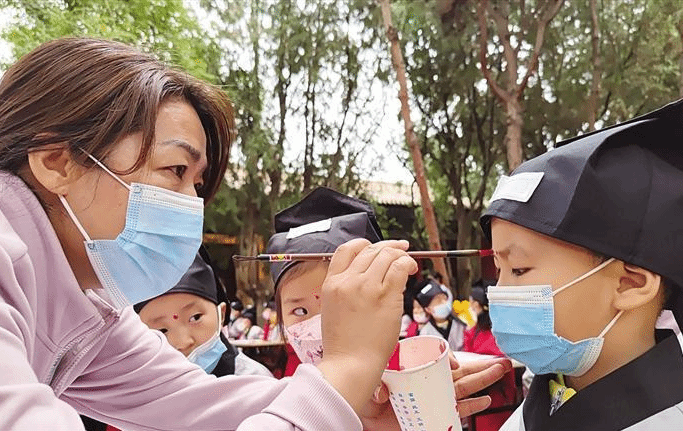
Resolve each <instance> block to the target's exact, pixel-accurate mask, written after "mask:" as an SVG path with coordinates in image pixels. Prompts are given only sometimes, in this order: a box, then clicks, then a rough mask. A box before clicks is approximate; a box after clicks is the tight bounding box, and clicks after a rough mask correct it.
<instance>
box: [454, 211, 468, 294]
mask: <svg viewBox="0 0 683 431" xmlns="http://www.w3.org/2000/svg"><path fill="white" fill-rule="evenodd" d="M456 217H457V222H458V236H457V247H458V249H467V248H472V247H471V246H472V215H471V212H470V211H469V210H468V209H467V208H465V206H464V205H462V204H461V205H458V207H457V209H456ZM455 264H456V268H457V274H458V283H457V286H456V290H457V292H458V294H459V295H460V296H464V297H465V298H467V295H469V292H470V286H471V284H472V283H471V279H472V261H471V259H456V263H455Z"/></svg>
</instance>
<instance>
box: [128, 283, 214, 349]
mask: <svg viewBox="0 0 683 431" xmlns="http://www.w3.org/2000/svg"><path fill="white" fill-rule="evenodd" d="M220 306H221V312H222V313H223V314H224V313H225V304H224V303H222V304H221V305H220ZM140 320H142V321H143V322H144V323H145V325H147V326H149V327H150V328H152V329H156V330H159V331H161V332H162V333H163V334H164V335H166V338H168V342H169V343H170V344H171V346H173V347H175V348H176V349H177V350H179V351H180V352H182V354H183V355H185V356H187V355H189V354H190V352H192V351H193V350H194V349H196V348H197V347H198V346H201V345H202V344H204V343H205V342H206V341H208V340H209V338H211V337H212V336H213V334H215V333H216V331H217V330H218V310H217V309H216V306H215V305H214V304H213V303H212V302H211V301H208V300H206V299H204V298H201V297H199V296H197V295H192V294H189V293H169V294H167V295H162V296H160V297H158V298H155V299H153V300H151V301H149V302H148V303H147V305H145V306H144V307H143V308H142V310H140Z"/></svg>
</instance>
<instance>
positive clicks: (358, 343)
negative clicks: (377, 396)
mask: <svg viewBox="0 0 683 431" xmlns="http://www.w3.org/2000/svg"><path fill="white" fill-rule="evenodd" d="M407 249H408V242H407V241H382V242H378V243H375V244H370V242H369V241H367V240H365V239H355V240H352V241H349V242H347V243H346V244H343V245H341V246H340V247H339V248H338V249H337V251H336V252H335V254H334V256H333V257H332V261H331V262H330V267H329V269H328V271H327V277H326V278H325V282H324V283H323V286H322V295H321V296H322V311H321V314H322V332H323V351H324V354H323V359H322V361H321V362H320V364H319V365H318V369H320V371H321V372H322V373H323V375H324V377H325V379H326V380H327V381H328V382H329V383H330V384H331V385H332V386H333V387H334V388H335V389H336V390H337V391H338V392H339V393H340V394H341V395H342V396H343V397H344V398H345V399H346V401H347V402H348V403H349V404H350V405H351V407H352V408H353V409H354V410H355V411H356V412H357V413H360V412H361V410H362V409H363V406H365V405H366V403H368V402H369V400H370V398H371V397H372V394H373V391H374V390H375V388H376V387H377V386H378V385H379V383H380V377H381V375H382V371H384V368H385V367H386V365H387V361H388V359H389V356H390V355H391V354H392V352H393V350H394V347H395V346H396V343H397V342H398V333H399V330H400V329H401V315H402V314H403V290H404V289H405V284H406V281H407V279H408V276H409V275H410V274H413V273H415V272H416V271H417V263H416V262H415V260H413V259H412V258H411V257H409V256H408V255H407V254H406V252H405V250H407Z"/></svg>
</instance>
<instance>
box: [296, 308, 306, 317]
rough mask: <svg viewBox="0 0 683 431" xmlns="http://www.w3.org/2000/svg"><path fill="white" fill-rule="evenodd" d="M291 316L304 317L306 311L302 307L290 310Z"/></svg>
mask: <svg viewBox="0 0 683 431" xmlns="http://www.w3.org/2000/svg"><path fill="white" fill-rule="evenodd" d="M292 314H293V315H295V316H305V315H307V314H308V310H306V309H305V308H304V307H297V308H295V309H294V310H292Z"/></svg>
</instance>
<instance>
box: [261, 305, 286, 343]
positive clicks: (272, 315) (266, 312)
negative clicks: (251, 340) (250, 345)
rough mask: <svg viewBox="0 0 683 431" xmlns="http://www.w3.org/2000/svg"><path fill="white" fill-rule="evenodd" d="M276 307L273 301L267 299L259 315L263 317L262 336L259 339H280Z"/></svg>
mask: <svg viewBox="0 0 683 431" xmlns="http://www.w3.org/2000/svg"><path fill="white" fill-rule="evenodd" d="M276 307H277V306H276V305H275V301H269V302H268V303H267V304H266V306H265V308H264V309H263V313H261V317H263V336H262V337H261V339H262V340H264V341H280V340H281V339H282V337H281V335H280V328H279V325H278V318H277V308H276Z"/></svg>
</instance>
